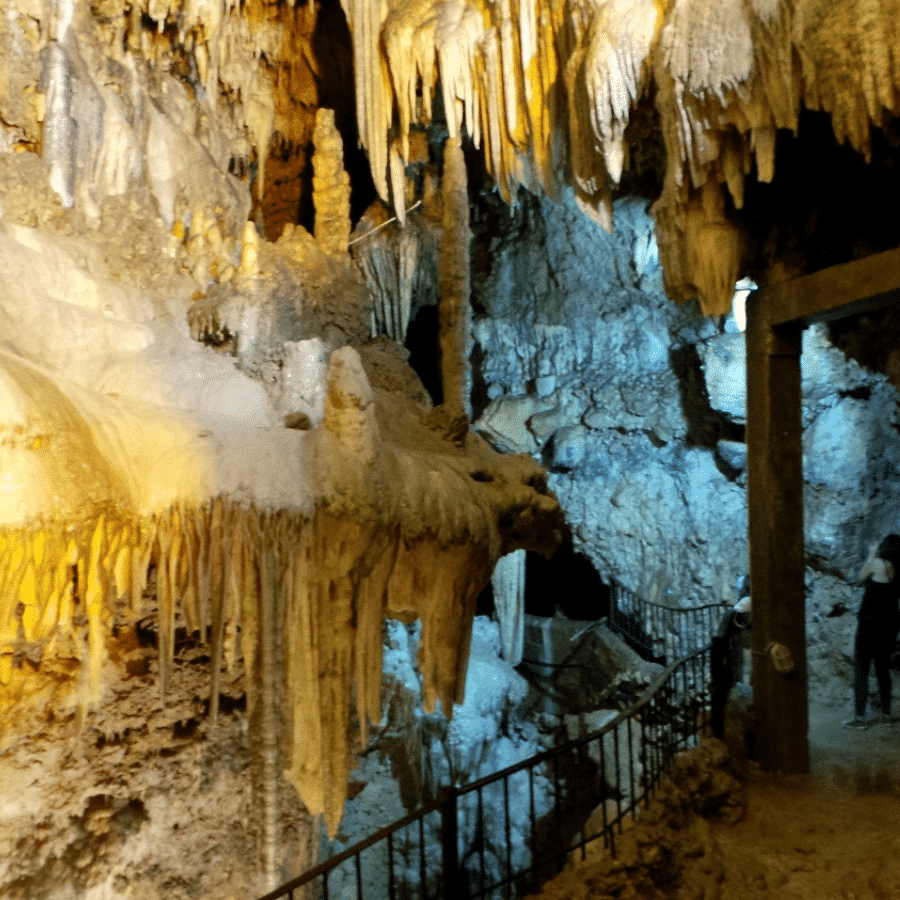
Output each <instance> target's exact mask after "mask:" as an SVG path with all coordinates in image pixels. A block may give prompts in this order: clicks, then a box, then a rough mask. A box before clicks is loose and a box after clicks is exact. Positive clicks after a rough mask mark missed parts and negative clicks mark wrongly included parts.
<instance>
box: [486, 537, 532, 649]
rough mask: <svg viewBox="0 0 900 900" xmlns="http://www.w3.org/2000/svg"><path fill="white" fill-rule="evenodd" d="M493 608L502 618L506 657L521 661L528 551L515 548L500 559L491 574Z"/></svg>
mask: <svg viewBox="0 0 900 900" xmlns="http://www.w3.org/2000/svg"><path fill="white" fill-rule="evenodd" d="M491 586H492V587H493V589H494V608H495V609H496V610H497V619H498V621H499V622H500V646H501V648H502V651H503V658H504V659H505V660H506V661H507V662H508V663H509V664H510V665H512V666H517V665H518V664H519V663H520V662H521V661H522V651H523V648H524V642H525V551H524V550H515V551H513V552H512V553H507V554H506V555H505V556H501V557H500V559H498V560H497V565H496V566H494V573H493V575H491Z"/></svg>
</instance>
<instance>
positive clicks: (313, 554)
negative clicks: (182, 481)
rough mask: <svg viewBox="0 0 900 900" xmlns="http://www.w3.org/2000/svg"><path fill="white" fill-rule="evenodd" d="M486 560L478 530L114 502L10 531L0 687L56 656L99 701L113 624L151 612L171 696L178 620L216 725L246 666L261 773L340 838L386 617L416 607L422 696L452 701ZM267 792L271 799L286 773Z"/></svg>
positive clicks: (369, 715)
mask: <svg viewBox="0 0 900 900" xmlns="http://www.w3.org/2000/svg"><path fill="white" fill-rule="evenodd" d="M491 562H492V560H491V559H489V554H488V550H487V549H486V546H485V544H484V543H483V542H479V541H469V540H460V541H459V542H455V543H450V544H447V543H443V542H440V541H439V540H437V539H436V538H429V537H428V536H427V535H422V536H420V539H419V540H418V541H413V540H410V539H409V536H408V535H406V536H404V535H403V534H401V530H400V528H399V526H396V525H391V524H390V523H386V522H383V521H378V520H377V519H375V518H371V517H370V518H367V517H365V516H360V515H358V514H357V515H345V514H341V513H337V512H335V511H333V510H332V511H329V510H327V509H324V508H323V509H320V510H319V511H318V512H316V513H314V514H313V515H312V516H311V517H309V516H306V515H301V514H299V513H292V512H291V511H289V510H278V511H265V510H261V509H259V508H257V507H255V506H253V505H247V504H244V503H240V502H236V501H231V500H227V499H223V498H217V499H215V500H212V501H210V502H208V503H205V504H202V505H187V504H178V505H174V506H172V507H171V508H170V509H169V510H167V511H166V512H164V513H161V514H159V515H157V516H153V517H147V518H145V519H143V520H141V521H135V520H134V519H133V517H129V516H127V515H123V514H121V513H120V512H118V511H117V510H116V509H115V508H114V507H113V506H111V505H109V506H105V507H97V508H96V509H95V510H94V512H93V513H92V514H91V515H89V516H87V517H86V518H85V519H84V520H83V521H82V522H81V523H79V524H77V525H72V523H69V524H67V525H65V526H63V525H59V524H57V523H49V522H48V523H43V524H40V525H35V526H33V527H31V528H18V529H5V530H4V531H3V532H2V533H0V587H2V593H0V596H2V598H3V603H2V609H0V697H3V698H5V702H6V704H7V705H8V704H9V703H12V702H15V699H16V698H17V697H19V696H21V695H22V693H23V681H24V680H26V679H29V678H31V679H33V678H39V677H40V669H41V665H42V663H47V664H49V663H50V661H51V660H52V659H61V660H65V661H67V662H74V663H75V664H76V666H75V668H76V669H77V671H79V672H80V673H81V674H80V678H79V679H78V680H77V682H76V683H75V684H74V686H73V688H74V690H75V692H76V693H77V700H78V702H79V704H80V705H81V707H82V709H84V710H88V709H90V708H91V707H92V706H93V705H95V704H97V703H99V702H101V701H102V699H103V696H104V690H105V686H106V684H107V682H108V678H109V676H110V673H111V663H110V661H109V658H108V656H107V650H108V646H109V641H110V638H111V635H112V634H113V631H114V627H115V628H117V629H121V628H122V627H124V626H125V625H126V624H127V623H129V622H131V623H133V622H134V621H136V620H137V619H138V618H146V616H147V615H148V614H150V613H151V612H152V611H154V610H155V611H156V614H157V633H158V640H159V672H160V682H161V687H162V690H163V691H164V692H165V690H166V687H167V683H168V682H169V680H170V676H171V671H172V665H173V656H174V649H175V641H176V629H181V628H183V629H184V631H185V632H186V633H187V634H194V635H199V636H200V637H201V639H204V640H209V643H210V647H211V660H212V661H211V720H212V722H213V723H214V722H215V720H216V717H217V714H218V698H219V691H220V682H221V679H222V676H223V673H225V672H230V673H235V671H236V670H235V667H236V666H237V665H238V664H239V663H240V662H242V664H243V671H244V672H245V673H246V678H245V686H246V690H247V693H248V708H249V709H248V717H249V719H250V722H251V726H253V727H254V728H255V733H254V734H253V736H252V741H251V743H252V744H253V745H255V746H256V747H257V756H258V757H260V759H259V761H258V763H257V764H258V765H260V766H261V768H262V771H263V773H264V774H265V775H266V777H267V779H268V781H269V782H275V781H277V779H278V778H280V776H281V775H282V773H283V774H285V775H286V776H287V777H288V778H289V779H290V780H291V781H292V782H293V784H294V785H295V786H296V788H297V789H298V791H299V792H300V795H301V796H302V798H303V800H304V803H305V804H306V806H307V808H308V809H309V810H310V812H311V813H313V814H318V813H324V814H325V818H326V821H327V823H328V825H329V828H330V830H331V831H332V832H333V831H334V830H335V828H336V827H337V824H338V822H339V820H340V816H341V811H342V808H343V803H344V796H345V790H346V783H347V776H348V774H349V771H350V767H351V751H352V749H353V748H354V747H355V746H358V742H359V741H360V740H362V741H364V740H365V737H364V731H365V728H366V723H367V722H378V721H380V719H381V643H382V622H383V621H384V619H385V618H386V617H403V618H406V619H410V618H416V617H417V618H421V620H422V623H423V639H422V646H421V654H420V665H421V669H422V674H423V680H424V689H425V699H426V703H427V705H428V707H429V708H431V709H433V708H434V707H435V706H436V704H437V703H438V702H440V703H442V704H443V708H444V709H450V708H451V707H452V704H453V703H454V702H455V701H456V700H457V699H458V698H460V697H461V691H462V685H463V683H464V666H465V659H466V657H467V654H468V640H469V636H468V630H467V627H466V625H467V623H469V622H470V621H471V617H472V615H473V611H474V603H475V599H476V594H477V591H478V589H480V586H481V585H482V584H483V583H484V582H485V581H486V579H487V577H488V573H489V572H490V567H491ZM148 572H150V573H154V572H155V577H154V576H153V575H151V577H150V580H149V581H150V583H149V585H148ZM153 594H155V598H156V602H155V604H154V603H153ZM26 660H27V661H28V664H27V665H25V664H24V663H25V662H26ZM35 670H37V674H35ZM276 704H277V708H278V713H277V715H276V714H275V708H276ZM354 708H355V710H356V712H357V715H358V720H359V722H361V723H362V728H363V735H362V736H359V735H358V734H356V732H355V731H354V726H353V725H352V711H353V710H354ZM267 790H268V792H269V793H273V792H274V795H275V796H277V785H276V784H274V783H273V784H271V785H270V787H269V788H266V787H264V788H263V792H264V794H265V793H266V791H267ZM265 805H266V806H267V808H268V807H269V806H271V805H272V804H271V802H270V803H266V804H265ZM275 806H277V802H276V803H275Z"/></svg>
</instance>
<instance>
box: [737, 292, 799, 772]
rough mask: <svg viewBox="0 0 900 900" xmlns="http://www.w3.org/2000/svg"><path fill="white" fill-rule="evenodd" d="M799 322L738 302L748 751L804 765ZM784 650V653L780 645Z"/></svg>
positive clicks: (774, 768)
mask: <svg viewBox="0 0 900 900" xmlns="http://www.w3.org/2000/svg"><path fill="white" fill-rule="evenodd" d="M802 333H803V326H802V324H801V322H800V321H799V320H794V321H790V322H787V323H786V324H779V325H777V326H773V325H772V324H771V323H770V321H769V320H768V318H767V315H766V305H765V297H764V296H760V294H758V293H757V294H755V295H753V296H751V298H750V300H749V301H748V303H747V331H746V338H747V508H748V518H749V522H748V534H749V540H750V583H751V594H752V598H753V601H752V602H753V630H752V642H753V643H752V646H753V704H754V715H755V723H756V741H755V744H756V757H757V760H758V761H759V763H760V765H761V766H762V768H763V769H764V770H766V771H770V772H781V773H784V774H796V773H804V772H808V771H809V737H808V718H809V716H808V708H807V671H806V613H805V585H804V568H805V563H804V546H803V445H802V430H801V407H800V349H801V337H802ZM785 651H786V652H785Z"/></svg>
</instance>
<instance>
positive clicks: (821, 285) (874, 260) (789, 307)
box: [765, 247, 900, 327]
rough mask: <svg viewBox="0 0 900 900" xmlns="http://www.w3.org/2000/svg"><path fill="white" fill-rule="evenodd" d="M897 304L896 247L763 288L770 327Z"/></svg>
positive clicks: (899, 272) (899, 268)
mask: <svg viewBox="0 0 900 900" xmlns="http://www.w3.org/2000/svg"><path fill="white" fill-rule="evenodd" d="M889 303H900V247H897V248H896V249H894V250H887V251H885V252H884V253H875V254H873V255H872V256H866V257H865V258H864V259H855V260H853V261H852V262H848V263H841V264H840V265H837V266H830V267H829V268H827V269H821V270H820V271H818V272H813V273H812V274H811V275H804V276H802V277H801V278H795V279H792V280H790V281H783V282H781V283H780V284H775V285H770V286H768V287H767V288H766V296H765V304H766V317H767V319H768V322H769V324H770V325H771V326H772V327H777V326H779V325H785V324H787V323H788V322H793V321H801V322H803V323H804V324H806V325H809V324H811V323H812V322H823V321H828V320H830V319H838V318H843V317H844V316H850V315H855V314H857V313H862V312H867V311H869V310H872V309H877V308H879V307H882V306H885V305H887V304H889Z"/></svg>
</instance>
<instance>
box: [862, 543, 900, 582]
mask: <svg viewBox="0 0 900 900" xmlns="http://www.w3.org/2000/svg"><path fill="white" fill-rule="evenodd" d="M877 552H878V544H872V546H871V547H870V548H869V558H868V559H867V560H866V561H865V562H864V563H863V567H862V571H861V572H860V573H859V580H860V581H865V580H866V579H867V578H868V577H869V576H870V575H871V576H872V581H877V582H878V583H879V584H888V583H890V582H891V581H893V580H894V567H893V566H892V565H891V564H890V563H889V562H888V561H887V560H886V559H881V557H879V556H876V555H875V554H876V553H877Z"/></svg>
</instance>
